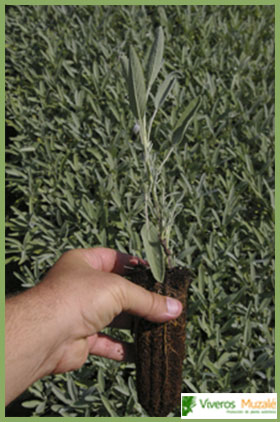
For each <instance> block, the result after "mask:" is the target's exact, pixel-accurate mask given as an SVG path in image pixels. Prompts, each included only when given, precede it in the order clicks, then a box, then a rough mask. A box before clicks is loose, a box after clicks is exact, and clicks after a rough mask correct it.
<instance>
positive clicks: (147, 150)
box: [122, 27, 200, 416]
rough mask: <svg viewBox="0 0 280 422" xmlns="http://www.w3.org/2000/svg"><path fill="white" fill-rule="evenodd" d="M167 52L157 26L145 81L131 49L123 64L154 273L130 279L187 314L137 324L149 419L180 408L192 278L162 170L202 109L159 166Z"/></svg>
mask: <svg viewBox="0 0 280 422" xmlns="http://www.w3.org/2000/svg"><path fill="white" fill-rule="evenodd" d="M163 49H164V35H163V30H162V28H161V27H159V28H158V29H157V31H156V35H155V39H154V42H153V44H152V47H151V50H150V53H149V56H148V61H147V66H146V69H145V76H144V72H143V68H142V66H141V63H140V61H139V58H138V56H137V54H136V52H135V50H134V48H133V47H132V46H130V49H129V58H126V57H123V59H122V65H123V69H124V73H125V76H126V80H127V86H128V94H129V102H130V106H131V109H132V111H133V113H134V116H135V119H136V122H137V129H139V134H140V140H141V143H142V146H143V150H144V166H143V173H144V174H143V177H142V180H143V192H144V199H145V201H144V203H145V222H144V224H143V227H142V229H141V235H142V239H143V245H144V249H145V253H146V258H147V260H148V262H149V265H150V270H142V271H141V270H140V271H136V272H134V273H133V276H131V279H132V281H133V282H135V283H137V284H139V285H142V286H143V287H145V288H147V289H149V290H151V291H154V292H156V293H159V294H163V295H166V296H171V297H176V298H177V299H179V300H180V301H181V303H182V305H183V311H182V313H181V315H180V316H179V317H178V318H177V319H176V320H175V321H168V322H167V323H164V324H156V323H152V322H149V321H146V320H145V319H140V320H139V321H138V326H137V330H136V332H135V343H136V386H137V393H138V400H139V402H140V403H141V405H142V406H143V407H144V409H145V410H146V411H147V413H148V414H149V415H150V416H166V415H168V414H169V413H170V412H171V411H173V410H174V408H175V407H176V406H178V405H179V403H180V394H181V386H182V366H183V360H184V357H185V339H186V307H187V305H186V302H187V292H188V285H189V282H190V276H189V272H188V270H187V269H185V268H172V254H171V252H170V250H169V243H170V234H171V229H172V226H173V224H174V220H175V217H176V216H177V215H178V212H179V210H180V206H178V204H177V203H176V195H177V192H171V194H169V195H168V201H167V198H166V196H165V195H162V193H161V192H160V189H161V188H162V186H163V180H162V177H163V176H162V174H163V169H164V166H165V164H166V162H167V160H168V159H169V157H170V156H171V154H172V152H173V151H174V150H175V148H177V147H178V144H179V143H180V142H181V141H182V140H183V138H184V135H185V133H186V130H187V127H188V125H189V122H190V120H191V118H192V116H193V115H194V113H195V112H196V110H197V109H198V107H199V104H200V99H199V98H195V99H193V100H192V101H191V102H190V103H189V104H188V106H187V107H186V109H185V111H184V112H183V113H182V116H181V117H180V118H179V120H178V121H177V123H176V124H175V125H174V127H173V130H172V138H171V148H170V149H169V151H167V153H166V154H165V156H164V157H163V159H162V161H161V162H159V159H158V157H157V156H156V154H155V152H154V151H153V144H152V141H151V136H152V127H153V123H154V121H155V117H156V115H157V113H158V112H159V110H160V109H161V107H162V106H163V104H164V101H165V100H166V98H167V97H168V95H169V94H170V92H171V90H172V88H173V86H174V83H175V75H174V73H170V74H169V75H167V77H166V78H165V79H164V81H163V82H162V83H160V84H159V85H158V88H157V92H156V94H155V95H152V91H151V89H152V87H153V84H154V83H155V81H156V79H157V76H158V74H159V72H160V69H161V67H162V62H163ZM149 100H151V102H152V103H153V112H152V114H151V116H150V118H148V115H147V114H148V112H147V110H148V108H147V104H148V101H149ZM181 199H182V197H181ZM163 215H164V218H163ZM167 267H168V269H167Z"/></svg>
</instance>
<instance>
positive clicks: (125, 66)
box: [120, 54, 129, 82]
mask: <svg viewBox="0 0 280 422" xmlns="http://www.w3.org/2000/svg"><path fill="white" fill-rule="evenodd" d="M120 60H121V65H122V71H123V75H124V77H125V80H126V81H127V82H128V71H129V63H128V58H127V57H126V56H125V55H124V54H123V55H122V56H121V58H120Z"/></svg>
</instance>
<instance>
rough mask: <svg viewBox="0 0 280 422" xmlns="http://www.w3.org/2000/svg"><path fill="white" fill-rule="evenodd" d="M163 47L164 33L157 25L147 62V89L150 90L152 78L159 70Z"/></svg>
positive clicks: (153, 78)
mask: <svg viewBox="0 0 280 422" xmlns="http://www.w3.org/2000/svg"><path fill="white" fill-rule="evenodd" d="M163 49H164V35H163V30H162V27H161V26H159V27H158V28H157V30H156V36H155V40H154V43H153V45H152V48H151V51H150V54H149V59H148V64H147V83H148V91H149V90H150V88H151V86H152V84H153V82H154V80H155V79H156V77H157V74H158V72H159V71H160V68H161V65H162V57H163Z"/></svg>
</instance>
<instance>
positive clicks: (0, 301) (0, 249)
mask: <svg viewBox="0 0 280 422" xmlns="http://www.w3.org/2000/svg"><path fill="white" fill-rule="evenodd" d="M71 4H74V5H116V6H118V5H154V6H157V5H170V4H172V5H217V6H218V5H228V6H230V5H240V6H245V5H252V6H253V5H264V6H265V5H272V6H273V5H274V6H275V46H276V48H275V63H276V64H275V82H276V84H275V93H276V100H275V157H276V158H275V170H276V171H275V203H276V214H275V215H276V219H275V220H276V221H275V232H276V234H279V228H280V227H279V226H280V219H279V212H278V208H277V204H278V203H279V202H280V188H279V182H280V174H279V165H278V161H277V159H278V160H280V145H279V143H280V139H279V138H280V97H279V92H280V72H279V71H280V42H279V41H280V1H279V0H274V1H272V0H255V1H247V0H243V1H242V0H237V1H233V0H228V1H226V0H208V1H207V0H204V1H203V0H189V1H188V0H173V1H171V0H151V1H148V0H146V1H145V0H138V1H137V0H131V1H128V0H126V1H124V0H95V1H93V0H65V1H63V0H48V1H43V0H29V1H26V0H22V1H21V0H14V1H5V0H0V65H1V71H0V113H1V114H0V116H1V118H0V131H1V137H0V139H1V141H2V143H1V145H0V218H1V222H3V224H0V280H1V284H0V309H1V316H2V319H1V325H0V328H2V330H0V332H1V340H0V345H1V349H0V358H2V359H0V362H1V366H0V374H1V375H0V420H1V421H3V422H8V421H11V422H18V421H19V420H20V421H23V422H25V421H27V420H28V419H30V417H5V404H4V403H5V389H4V385H5V376H4V375H5V367H4V353H5V350H4V348H5V343H4V330H5V326H4V319H5V315H4V309H5V283H4V280H5V272H4V268H5V246H4V236H5V187H4V178H5V175H4V168H5V147H4V145H5V144H4V140H5V74H4V73H5V6H6V5H46V6H47V5H71ZM276 70H278V72H277V71H276ZM277 93H278V95H277ZM279 254H280V236H278V237H277V236H275V275H276V277H275V279H276V282H275V302H276V312H275V313H276V315H275V317H276V320H275V321H276V322H275V328H276V329H275V357H276V359H275V370H276V378H275V391H276V393H278V392H279V393H280V375H279V367H280V362H279V355H280V354H279V345H280V330H279V316H280V309H279V307H278V308H277V305H278V306H279V301H280V298H279V277H280V262H279ZM277 258H278V259H277ZM277 358H278V360H277ZM278 416H279V418H280V405H278ZM61 418H62V417H45V418H44V419H45V420H46V421H50V422H53V421H54V422H56V421H61ZM67 419H70V418H67ZM71 419H74V418H71ZM93 419H96V420H98V421H108V419H109V420H110V421H112V422H118V421H131V419H133V420H135V419H141V421H144V422H146V421H149V422H159V421H163V420H165V421H170V420H171V419H172V420H173V421H174V422H175V421H176V422H177V421H182V419H181V418H178V417H173V418H153V417H151V418H150V417H147V418H145V417H144V418H138V417H119V418H112V417H97V418H90V417H77V418H75V420H78V421H82V422H84V421H86V422H89V421H92V420H93ZM229 420H238V421H239V422H242V421H244V422H245V421H248V419H246V420H243V419H229ZM252 420H253V419H251V421H252ZM259 420H262V421H265V420H273V419H259ZM274 420H275V419H274ZM189 421H190V422H192V421H194V420H193V419H189Z"/></svg>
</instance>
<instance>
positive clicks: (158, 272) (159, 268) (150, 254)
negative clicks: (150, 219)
mask: <svg viewBox="0 0 280 422" xmlns="http://www.w3.org/2000/svg"><path fill="white" fill-rule="evenodd" d="M141 236H142V239H143V243H144V248H145V252H146V255H147V259H148V262H149V264H150V267H151V271H152V274H153V276H154V278H155V279H156V280H157V281H159V282H160V283H162V282H163V280H164V275H165V265H164V253H163V248H162V246H161V244H160V240H159V236H158V232H157V230H156V228H155V226H154V225H153V224H152V223H145V224H144V226H143V227H142V230H141Z"/></svg>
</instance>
